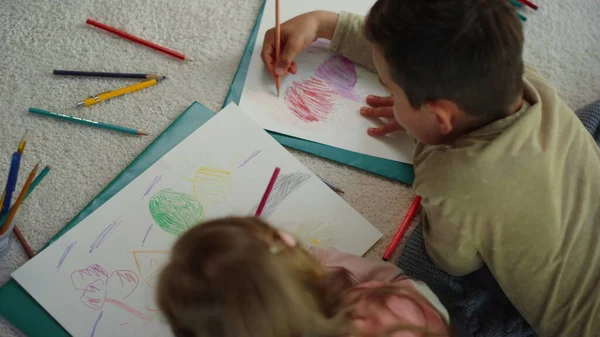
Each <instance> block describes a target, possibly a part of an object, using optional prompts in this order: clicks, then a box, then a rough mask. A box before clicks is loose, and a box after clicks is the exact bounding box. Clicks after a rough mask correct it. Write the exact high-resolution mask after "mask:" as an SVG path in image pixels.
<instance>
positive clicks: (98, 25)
mask: <svg viewBox="0 0 600 337" xmlns="http://www.w3.org/2000/svg"><path fill="white" fill-rule="evenodd" d="M86 23H87V24H88V25H91V26H94V27H96V28H100V29H102V30H105V31H107V32H109V33H113V34H115V35H118V36H120V37H122V38H124V39H127V40H129V41H133V42H135V43H139V44H141V45H144V46H146V47H149V48H152V49H154V50H156V51H159V52H161V53H165V54H167V55H170V56H173V57H175V58H178V59H180V60H185V59H186V57H185V55H183V54H182V53H179V52H176V51H174V50H171V49H168V48H165V47H163V46H159V45H157V44H156V43H153V42H150V41H148V40H144V39H141V38H139V37H137V36H133V35H131V34H129V33H127V32H124V31H122V30H118V29H116V28H114V27H111V26H108V25H105V24H103V23H100V22H98V21H94V20H92V19H87V21H86ZM187 60H189V61H192V60H191V59H190V58H187Z"/></svg>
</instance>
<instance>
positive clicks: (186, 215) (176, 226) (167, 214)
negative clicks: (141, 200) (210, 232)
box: [149, 188, 204, 235]
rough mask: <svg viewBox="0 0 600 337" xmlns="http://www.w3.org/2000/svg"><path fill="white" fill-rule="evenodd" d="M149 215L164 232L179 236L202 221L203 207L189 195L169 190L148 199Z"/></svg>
mask: <svg viewBox="0 0 600 337" xmlns="http://www.w3.org/2000/svg"><path fill="white" fill-rule="evenodd" d="M149 208H150V214H152V217H153V218H154V221H156V223H157V224H158V226H159V227H160V228H162V229H163V230H164V231H165V232H167V233H171V234H174V235H179V234H182V233H183V232H185V231H186V230H187V229H189V228H191V227H194V226H195V225H197V224H199V223H200V222H202V220H204V207H202V204H200V202H199V201H198V200H196V199H195V198H194V197H192V196H191V195H187V194H185V193H180V192H176V191H173V190H172V189H170V188H167V189H164V190H161V191H159V192H158V193H156V194H155V195H154V196H153V197H152V198H151V199H150V204H149Z"/></svg>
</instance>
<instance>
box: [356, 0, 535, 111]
mask: <svg viewBox="0 0 600 337" xmlns="http://www.w3.org/2000/svg"><path fill="white" fill-rule="evenodd" d="M364 33H365V36H366V38H367V39H368V40H369V41H371V42H372V43H374V44H375V45H376V46H378V47H379V48H381V49H380V50H382V52H383V54H384V57H385V60H386V61H387V63H388V67H389V68H390V71H391V77H392V79H393V80H394V81H395V82H396V84H398V85H399V86H400V87H401V88H402V89H403V90H404V91H405V93H406V96H407V97H408V101H409V103H410V105H411V106H412V107H413V108H415V109H418V108H420V107H421V106H422V105H423V104H424V103H425V102H426V101H429V100H436V99H447V100H450V101H452V102H454V103H456V104H457V105H458V106H459V107H460V108H461V109H463V110H464V111H466V112H467V113H469V114H471V115H474V116H478V117H481V118H482V119H485V120H490V121H491V120H495V119H498V118H501V117H504V116H506V114H507V113H508V112H509V111H508V109H509V107H510V105H511V103H513V102H514V100H515V99H516V98H517V97H518V95H519V94H520V93H521V91H522V89H523V80H522V76H523V58H522V51H523V26H522V24H521V22H520V21H519V18H518V17H517V14H516V12H515V9H514V8H513V7H512V5H511V4H510V2H509V1H508V0H378V1H377V2H376V3H375V5H373V7H372V8H371V10H370V12H369V15H368V16H367V18H366V21H365V26H364Z"/></svg>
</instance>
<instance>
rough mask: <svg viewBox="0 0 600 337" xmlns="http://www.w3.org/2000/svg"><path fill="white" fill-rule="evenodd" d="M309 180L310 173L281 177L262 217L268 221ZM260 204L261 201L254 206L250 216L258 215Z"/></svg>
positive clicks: (288, 174) (289, 174) (295, 173)
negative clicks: (281, 204)
mask: <svg viewBox="0 0 600 337" xmlns="http://www.w3.org/2000/svg"><path fill="white" fill-rule="evenodd" d="M309 180H310V174H308V173H302V172H294V173H287V174H282V175H280V176H279V178H278V179H277V182H276V183H275V185H274V186H273V190H272V191H271V195H269V199H268V200H267V204H266V205H265V208H264V209H263V212H262V215H261V217H262V218H264V219H268V218H269V217H270V216H271V215H272V214H273V212H275V210H276V209H277V206H279V204H280V203H282V202H283V201H284V200H285V199H286V198H287V197H288V196H289V195H290V194H292V193H293V192H294V191H296V190H297V189H299V188H300V187H301V186H302V185H304V184H306V183H307V182H308V181H309ZM259 203H260V200H259V201H258V202H257V203H256V204H255V205H254V207H253V208H252V210H251V211H250V214H255V213H256V209H258V204H259Z"/></svg>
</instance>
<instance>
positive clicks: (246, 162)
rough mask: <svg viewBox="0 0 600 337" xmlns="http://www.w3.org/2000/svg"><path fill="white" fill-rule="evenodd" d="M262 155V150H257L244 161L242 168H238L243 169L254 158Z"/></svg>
mask: <svg viewBox="0 0 600 337" xmlns="http://www.w3.org/2000/svg"><path fill="white" fill-rule="evenodd" d="M259 153H260V150H256V151H254V152H252V153H251V154H250V156H248V158H246V160H244V161H243V162H242V163H241V164H240V166H238V168H242V167H243V166H244V165H246V164H248V162H249V161H251V160H252V159H253V158H254V157H256V156H257V155H258V154H259Z"/></svg>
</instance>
